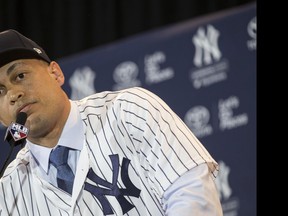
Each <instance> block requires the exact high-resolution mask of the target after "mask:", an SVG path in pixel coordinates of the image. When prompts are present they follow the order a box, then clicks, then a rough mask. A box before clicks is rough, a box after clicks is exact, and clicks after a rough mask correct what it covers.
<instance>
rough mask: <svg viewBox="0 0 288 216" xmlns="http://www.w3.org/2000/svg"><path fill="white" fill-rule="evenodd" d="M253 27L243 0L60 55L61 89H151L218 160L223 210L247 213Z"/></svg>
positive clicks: (252, 201) (250, 202)
mask: <svg viewBox="0 0 288 216" xmlns="http://www.w3.org/2000/svg"><path fill="white" fill-rule="evenodd" d="M256 27H257V26H256V4H249V5H245V6H241V7H238V8H235V9H232V10H231V9H230V10H228V11H223V12H221V13H217V14H213V15H210V16H204V17H200V18H198V19H193V20H189V21H187V22H183V23H179V24H177V25H173V26H169V27H166V28H162V29H158V30H155V31H151V32H147V33H145V34H141V35H137V36H134V37H130V38H127V39H125V40H121V41H118V42H117V43H113V44H109V45H108V46H103V47H98V48H96V49H91V50H88V51H86V52H82V53H79V54H77V55H74V56H69V57H66V58H62V59H59V60H58V62H59V64H60V65H61V67H62V69H63V71H64V73H65V74H66V83H65V85H64V89H65V90H66V92H67V94H68V95H69V96H70V97H71V98H72V99H78V98H82V97H84V96H87V95H89V94H92V93H95V92H100V91H103V90H118V89H123V88H127V87H131V86H142V87H144V88H147V89H149V90H151V91H152V92H154V93H156V94H157V95H159V96H160V97H161V98H162V99H163V100H164V101H166V102H167V104H168V105H170V106H171V108H172V109H174V111H175V112H176V113H177V114H178V115H179V116H180V117H181V118H182V119H183V120H184V121H185V123H186V124H187V126H188V127H189V128H190V129H191V130H192V131H193V132H194V134H195V135H196V136H197V137H198V138H199V139H200V140H201V141H202V142H203V144H204V146H206V148H207V149H208V150H209V151H210V152H211V154H212V156H213V157H214V158H215V159H216V160H217V161H218V162H219V164H220V172H219V177H218V179H217V187H218V190H219V196H220V199H221V203H222V206H223V210H224V215H225V216H232V215H233V216H236V215H237V216H238V215H239V216H254V215H256V33H257V31H256ZM4 133H5V128H3V127H2V128H1V129H0V136H1V137H4ZM0 142H1V141H0ZM0 144H2V143H0ZM2 149H3V150H2V151H1V153H0V154H1V155H0V156H1V161H0V162H1V164H3V163H4V160H5V158H6V155H7V154H8V151H9V145H8V144H7V143H4V141H3V144H2ZM17 151H18V150H17V149H15V153H14V155H15V154H16V152H17Z"/></svg>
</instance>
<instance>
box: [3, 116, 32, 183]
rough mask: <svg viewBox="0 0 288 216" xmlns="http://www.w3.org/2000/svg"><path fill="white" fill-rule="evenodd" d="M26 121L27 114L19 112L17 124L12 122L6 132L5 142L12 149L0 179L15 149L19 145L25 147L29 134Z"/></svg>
mask: <svg viewBox="0 0 288 216" xmlns="http://www.w3.org/2000/svg"><path fill="white" fill-rule="evenodd" d="M26 120H27V113H24V112H19V113H18V115H17V117H16V122H12V123H11V124H10V125H9V127H8V128H7V130H6V134H5V137H4V140H5V141H7V142H8V143H9V144H10V146H11V149H10V152H9V154H8V156H7V158H6V161H5V162H4V165H3V167H2V168H1V171H0V178H1V177H2V175H3V174H4V171H5V169H6V167H7V166H8V162H9V159H10V157H11V155H12V152H13V149H14V147H15V146H17V145H23V144H24V143H25V141H26V138H27V136H28V132H29V130H28V128H27V127H25V126H24V125H25V122H26Z"/></svg>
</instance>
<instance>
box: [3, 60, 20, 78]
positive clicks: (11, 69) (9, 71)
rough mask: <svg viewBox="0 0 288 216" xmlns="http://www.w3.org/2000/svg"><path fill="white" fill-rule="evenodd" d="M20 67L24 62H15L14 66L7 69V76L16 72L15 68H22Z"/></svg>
mask: <svg viewBox="0 0 288 216" xmlns="http://www.w3.org/2000/svg"><path fill="white" fill-rule="evenodd" d="M20 65H23V63H22V62H15V63H14V64H12V65H11V66H10V67H9V68H8V69H7V71H6V74H7V75H10V74H11V73H12V72H13V70H15V68H17V67H18V66H20Z"/></svg>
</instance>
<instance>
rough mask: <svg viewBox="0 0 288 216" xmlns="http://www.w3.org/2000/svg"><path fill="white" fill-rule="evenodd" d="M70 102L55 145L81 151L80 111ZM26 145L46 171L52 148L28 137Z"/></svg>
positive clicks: (81, 128)
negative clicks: (38, 143)
mask: <svg viewBox="0 0 288 216" xmlns="http://www.w3.org/2000/svg"><path fill="white" fill-rule="evenodd" d="M70 103H71V110H70V113H69V116H68V119H67V121H66V123H65V126H64V129H63V132H62V134H61V136H60V139H59V141H58V143H57V145H56V146H58V145H62V146H67V147H69V148H73V149H76V150H80V151H81V150H82V148H83V142H84V130H83V123H82V120H81V118H80V113H79V111H78V108H77V105H76V103H75V102H73V101H70ZM76 134H77V135H76ZM27 145H28V147H29V149H30V151H31V153H32V155H33V156H34V157H35V159H36V161H37V162H38V163H39V164H40V166H41V167H42V168H43V169H44V171H45V172H46V173H47V171H48V166H49V156H50V152H51V151H52V149H53V148H47V147H44V146H40V145H37V144H34V143H32V142H30V141H29V140H28V139H27ZM56 146H55V147H56ZM55 147H54V148H55Z"/></svg>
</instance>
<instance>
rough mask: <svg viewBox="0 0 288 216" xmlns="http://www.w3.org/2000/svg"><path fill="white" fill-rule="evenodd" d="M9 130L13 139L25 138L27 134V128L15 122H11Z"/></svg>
mask: <svg viewBox="0 0 288 216" xmlns="http://www.w3.org/2000/svg"><path fill="white" fill-rule="evenodd" d="M9 130H10V134H11V135H12V137H13V139H14V140H15V141H18V140H21V139H25V138H26V137H27V135H28V128H26V127H25V126H23V125H20V124H17V123H12V125H11V127H10V129H9Z"/></svg>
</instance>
